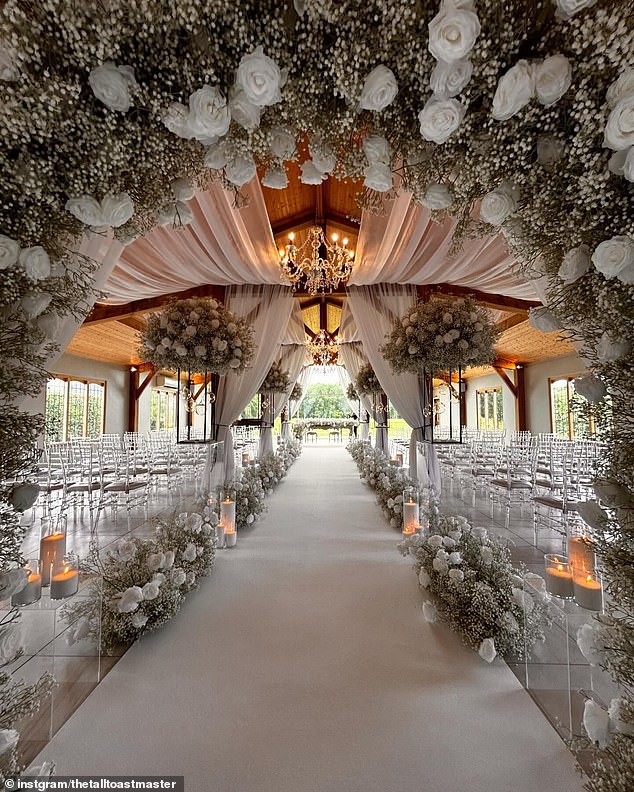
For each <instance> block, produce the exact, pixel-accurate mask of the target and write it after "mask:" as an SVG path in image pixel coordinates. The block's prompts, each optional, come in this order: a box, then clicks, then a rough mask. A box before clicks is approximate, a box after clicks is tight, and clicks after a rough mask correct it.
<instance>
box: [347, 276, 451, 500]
mask: <svg viewBox="0 0 634 792" xmlns="http://www.w3.org/2000/svg"><path fill="white" fill-rule="evenodd" d="M415 302H416V290H415V288H414V287H413V286H401V285H398V284H378V285H376V286H356V287H354V286H353V287H350V288H349V289H348V299H347V303H346V306H347V308H348V309H349V310H350V312H351V313H352V316H353V318H354V322H355V324H356V327H357V330H358V333H359V336H360V337H361V339H362V342H363V350H364V352H365V354H366V356H367V358H368V360H369V361H370V363H371V365H372V368H373V369H374V372H375V374H376V376H377V378H378V380H379V382H380V383H381V386H382V387H383V389H384V391H385V392H386V393H387V395H388V398H389V399H390V401H391V402H392V404H393V405H394V407H395V408H396V411H397V412H398V414H399V415H400V416H401V417H402V418H404V419H405V420H406V421H407V423H408V424H409V425H410V426H411V427H412V435H411V441H410V455H409V458H410V474H411V475H412V477H414V478H416V477H417V475H416V474H417V471H416V445H415V444H416V441H420V440H423V439H424V425H425V422H424V417H423V407H422V403H423V399H422V390H421V384H420V378H419V377H417V376H416V375H414V374H394V373H393V372H392V369H391V368H390V365H389V363H388V362H387V361H386V360H384V358H383V355H382V354H381V353H380V352H379V347H380V346H381V345H382V344H383V343H384V340H385V336H386V334H387V333H388V331H389V330H390V327H391V325H392V322H393V321H394V319H396V318H399V317H401V316H402V315H403V314H405V313H406V312H407V311H408V310H409V309H410V308H411V307H412V306H413V305H414V304H415ZM428 460H429V462H428V474H429V479H430V484H431V486H433V487H434V488H435V489H436V492H437V493H438V494H440V472H439V469H438V464H437V459H436V455H435V454H434V453H433V449H432V452H431V453H430V454H429V455H428Z"/></svg>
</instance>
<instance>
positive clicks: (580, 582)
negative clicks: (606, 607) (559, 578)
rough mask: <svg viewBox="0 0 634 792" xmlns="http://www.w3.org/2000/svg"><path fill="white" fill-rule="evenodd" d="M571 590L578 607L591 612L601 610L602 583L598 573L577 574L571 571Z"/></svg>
mask: <svg viewBox="0 0 634 792" xmlns="http://www.w3.org/2000/svg"><path fill="white" fill-rule="evenodd" d="M572 588H573V591H574V595H575V602H576V603H577V605H579V607H581V608H585V609H586V610H591V611H602V610H603V583H602V581H601V576H600V575H599V573H598V572H596V571H594V572H581V573H577V572H575V570H574V569H573V570H572Z"/></svg>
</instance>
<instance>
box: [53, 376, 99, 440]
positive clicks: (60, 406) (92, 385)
mask: <svg viewBox="0 0 634 792" xmlns="http://www.w3.org/2000/svg"><path fill="white" fill-rule="evenodd" d="M105 407H106V383H105V382H103V381H101V380H88V379H79V378H76V377H64V376H61V375H56V376H54V377H50V378H49V380H48V382H47V384H46V439H47V441H48V442H55V441H60V440H69V439H70V438H71V437H99V435H101V434H103V430H104V418H105Z"/></svg>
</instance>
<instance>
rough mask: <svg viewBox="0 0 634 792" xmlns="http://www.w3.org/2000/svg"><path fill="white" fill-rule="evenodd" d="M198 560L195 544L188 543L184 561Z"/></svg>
mask: <svg viewBox="0 0 634 792" xmlns="http://www.w3.org/2000/svg"><path fill="white" fill-rule="evenodd" d="M195 558H196V545H195V544H194V543H193V542H188V543H187V546H186V547H185V549H184V550H183V553H182V559H183V561H193V560H194V559H195Z"/></svg>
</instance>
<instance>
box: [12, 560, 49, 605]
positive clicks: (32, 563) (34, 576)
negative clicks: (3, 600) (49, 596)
mask: <svg viewBox="0 0 634 792" xmlns="http://www.w3.org/2000/svg"><path fill="white" fill-rule="evenodd" d="M24 568H25V569H26V571H27V572H28V574H29V576H28V578H27V581H26V586H25V587H24V588H23V589H22V591H18V592H16V593H15V594H14V595H13V596H12V597H11V605H32V604H33V603H34V602H37V601H38V600H39V599H41V597H42V573H41V571H40V559H39V558H31V559H29V560H28V561H27V562H26V563H25V565H24Z"/></svg>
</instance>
